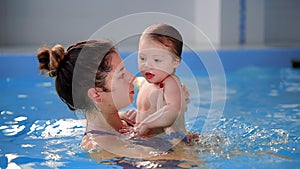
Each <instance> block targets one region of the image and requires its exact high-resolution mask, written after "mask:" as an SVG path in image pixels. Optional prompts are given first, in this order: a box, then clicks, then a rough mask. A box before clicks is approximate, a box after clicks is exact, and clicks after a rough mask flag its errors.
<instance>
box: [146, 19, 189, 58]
mask: <svg viewBox="0 0 300 169" xmlns="http://www.w3.org/2000/svg"><path fill="white" fill-rule="evenodd" d="M142 37H145V38H150V39H151V40H154V41H157V42H160V43H161V44H162V45H164V46H166V47H167V48H168V49H169V50H170V52H172V53H173V54H174V55H175V56H176V57H177V58H176V59H179V61H180V60H181V53H182V47H183V40H182V36H181V35H180V33H179V32H178V31H177V30H176V29H175V28H174V27H172V26H171V25H167V24H155V25H151V26H149V27H148V28H146V29H145V31H144V32H143V34H142Z"/></svg>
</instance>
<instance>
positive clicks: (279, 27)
mask: <svg viewBox="0 0 300 169" xmlns="http://www.w3.org/2000/svg"><path fill="white" fill-rule="evenodd" d="M265 1H266V8H265V15H266V16H265V42H266V43H267V44H287V43H299V42H300V40H299V39H300V1H299V0H265Z"/></svg>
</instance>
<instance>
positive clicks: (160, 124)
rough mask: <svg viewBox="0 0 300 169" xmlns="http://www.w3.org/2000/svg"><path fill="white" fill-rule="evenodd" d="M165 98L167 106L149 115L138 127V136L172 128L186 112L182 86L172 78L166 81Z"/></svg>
mask: <svg viewBox="0 0 300 169" xmlns="http://www.w3.org/2000/svg"><path fill="white" fill-rule="evenodd" d="M164 83H165V87H164V98H165V101H166V105H165V106H163V107H162V108H161V109H159V110H157V111H156V112H155V113H153V114H151V115H149V116H148V117H147V118H145V119H144V120H143V121H142V122H141V123H140V124H139V125H138V126H137V134H138V135H140V136H142V135H144V134H146V133H147V132H148V130H149V129H152V128H165V127H169V126H171V125H172V124H173V123H174V122H175V120H176V119H177V117H178V115H179V113H180V112H183V111H182V110H185V107H183V106H184V104H182V102H183V98H182V97H183V96H182V91H181V84H180V83H177V81H176V80H175V79H174V78H173V77H172V76H170V77H168V78H167V79H165V81H164Z"/></svg>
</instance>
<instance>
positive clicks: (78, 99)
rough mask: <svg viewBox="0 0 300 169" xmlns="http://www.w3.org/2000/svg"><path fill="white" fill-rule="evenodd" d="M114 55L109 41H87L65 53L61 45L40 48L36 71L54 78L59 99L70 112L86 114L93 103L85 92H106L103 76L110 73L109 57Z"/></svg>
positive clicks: (92, 106)
mask: <svg viewBox="0 0 300 169" xmlns="http://www.w3.org/2000/svg"><path fill="white" fill-rule="evenodd" d="M113 52H117V51H116V49H115V47H114V46H113V45H112V43H110V42H109V41H104V40H88V41H82V42H79V43H76V44H74V45H71V46H70V47H69V48H68V49H67V51H64V48H63V47H62V46H61V45H55V46H54V47H53V48H49V47H46V46H45V47H43V48H41V49H39V50H38V52H37V59H38V61H39V69H40V70H41V71H43V72H46V74H48V75H49V76H50V77H53V78H55V88H56V91H57V93H58V95H59V97H60V98H61V99H62V101H64V102H65V103H66V104H67V105H68V107H69V108H70V109H71V110H76V109H81V110H90V109H92V108H95V107H94V104H93V102H92V101H91V100H90V98H89V97H88V95H87V91H88V89H89V88H93V87H99V88H101V89H102V90H103V91H104V92H106V91H109V90H108V89H107V88H106V87H105V85H106V76H107V74H108V73H109V72H110V71H111V69H112V68H111V65H110V60H111V55H110V54H111V53H113Z"/></svg>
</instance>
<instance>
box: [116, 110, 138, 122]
mask: <svg viewBox="0 0 300 169" xmlns="http://www.w3.org/2000/svg"><path fill="white" fill-rule="evenodd" d="M136 114H137V110H126V111H124V112H119V116H120V118H121V119H122V120H124V121H126V122H127V123H128V124H129V125H131V126H134V124H135V117H136Z"/></svg>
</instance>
